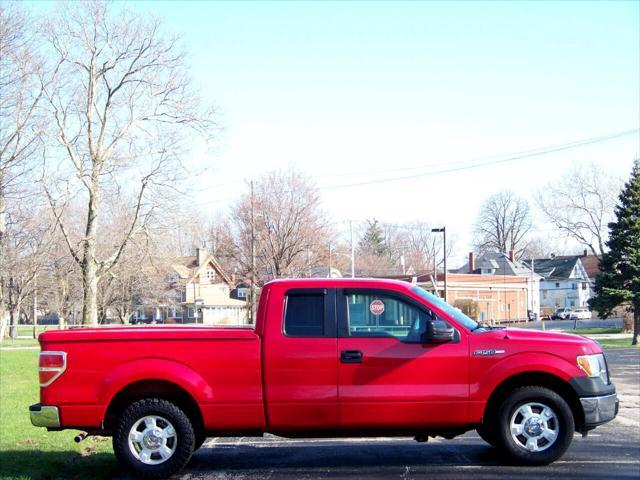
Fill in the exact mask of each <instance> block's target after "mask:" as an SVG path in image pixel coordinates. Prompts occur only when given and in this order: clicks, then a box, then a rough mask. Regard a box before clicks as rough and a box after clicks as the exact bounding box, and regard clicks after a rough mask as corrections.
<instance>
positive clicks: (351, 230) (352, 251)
mask: <svg viewBox="0 0 640 480" xmlns="http://www.w3.org/2000/svg"><path fill="white" fill-rule="evenodd" d="M349 231H350V232H351V278H355V276H356V266H355V258H356V247H355V244H354V243H353V221H352V220H349Z"/></svg>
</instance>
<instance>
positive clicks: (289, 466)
mask: <svg viewBox="0 0 640 480" xmlns="http://www.w3.org/2000/svg"><path fill="white" fill-rule="evenodd" d="M608 360H609V366H610V369H611V371H612V376H613V379H614V382H615V383H616V386H617V388H618V392H619V395H620V399H621V409H620V413H619V415H618V417H617V418H616V419H615V420H614V421H613V422H611V423H609V424H607V425H604V426H601V427H599V428H597V429H596V430H595V431H593V433H590V434H589V436H588V437H587V438H582V437H581V436H580V435H576V436H575V439H574V442H573V444H572V446H571V448H570V449H569V451H568V452H567V453H566V454H565V455H564V457H563V458H562V459H560V460H559V461H557V462H555V463H554V464H552V465H549V466H546V467H527V468H524V467H516V466H509V465H505V464H504V462H503V461H502V459H501V458H500V457H499V456H498V455H497V453H496V451H495V450H494V449H493V448H491V447H490V446H488V445H487V444H485V443H484V442H483V441H482V440H481V439H480V438H479V437H478V436H477V435H475V433H471V432H470V433H467V434H466V435H464V436H462V437H458V438H456V439H454V440H441V439H437V440H430V441H429V442H428V443H426V444H424V443H423V444H420V443H416V442H415V441H413V440H412V439H408V438H407V439H390V438H375V439H349V440H341V439H338V440H335V439H334V440H283V439H280V438H278V437H272V436H267V437H265V438H234V439H210V440H208V441H207V443H206V444H205V447H203V448H202V449H201V450H200V451H198V452H197V453H196V454H195V455H194V458H193V460H192V462H191V464H190V465H189V467H188V468H187V469H186V470H185V473H184V474H183V475H181V476H179V477H176V478H181V479H183V480H192V479H215V480H241V479H242V480H274V479H281V478H282V479H308V480H312V479H365V478H366V479H387V478H399V479H402V480H409V479H419V478H430V477H436V476H437V477H438V478H446V479H457V478H460V479H463V478H464V479H469V478H472V479H473V480H479V479H488V478H513V477H517V478H536V479H545V478H549V479H551V478H563V479H596V478H597V479H601V478H602V479H604V478H606V479H612V478H616V479H624V478H633V479H638V478H640V350H639V349H612V350H610V352H609V354H608Z"/></svg>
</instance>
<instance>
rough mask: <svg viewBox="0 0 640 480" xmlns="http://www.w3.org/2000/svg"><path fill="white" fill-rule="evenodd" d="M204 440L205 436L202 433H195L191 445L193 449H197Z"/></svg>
mask: <svg viewBox="0 0 640 480" xmlns="http://www.w3.org/2000/svg"><path fill="white" fill-rule="evenodd" d="M206 440H207V436H206V435H205V434H204V433H196V443H195V444H194V446H193V451H194V452H195V451H196V450H198V449H199V448H200V447H201V446H202V444H203V443H204V442H205V441H206Z"/></svg>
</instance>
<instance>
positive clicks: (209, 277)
mask: <svg viewBox="0 0 640 480" xmlns="http://www.w3.org/2000/svg"><path fill="white" fill-rule="evenodd" d="M215 278H216V272H214V271H213V270H212V269H208V270H207V280H209V281H210V282H213V281H214V280H215Z"/></svg>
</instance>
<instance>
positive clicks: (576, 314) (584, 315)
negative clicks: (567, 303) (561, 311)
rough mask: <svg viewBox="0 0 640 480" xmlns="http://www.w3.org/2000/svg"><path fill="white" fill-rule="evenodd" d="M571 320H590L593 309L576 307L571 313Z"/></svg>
mask: <svg viewBox="0 0 640 480" xmlns="http://www.w3.org/2000/svg"><path fill="white" fill-rule="evenodd" d="M569 318H570V319H571V320H589V319H590V318H591V310H589V309H588V308H575V309H574V310H573V311H572V312H571V313H570V314H569Z"/></svg>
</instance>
